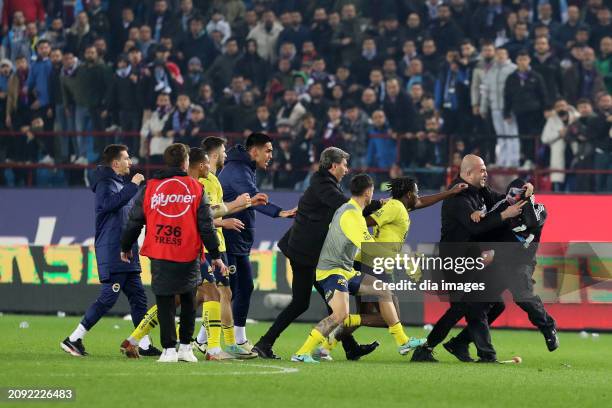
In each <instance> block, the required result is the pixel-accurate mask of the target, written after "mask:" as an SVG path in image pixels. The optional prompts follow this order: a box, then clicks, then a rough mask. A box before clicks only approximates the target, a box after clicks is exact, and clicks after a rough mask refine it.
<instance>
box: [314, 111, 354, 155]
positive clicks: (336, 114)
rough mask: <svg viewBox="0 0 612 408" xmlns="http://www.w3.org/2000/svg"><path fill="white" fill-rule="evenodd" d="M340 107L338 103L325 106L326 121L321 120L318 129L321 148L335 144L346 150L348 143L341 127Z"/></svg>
mask: <svg viewBox="0 0 612 408" xmlns="http://www.w3.org/2000/svg"><path fill="white" fill-rule="evenodd" d="M341 123H342V109H341V108H340V106H339V105H336V104H332V105H329V108H327V121H326V122H323V127H322V128H321V130H320V132H321V133H320V142H321V147H322V149H324V148H326V147H330V146H336V147H339V148H340V149H342V150H344V151H346V150H347V149H348V143H346V140H345V139H344V136H343V132H342V127H341V126H340V125H341Z"/></svg>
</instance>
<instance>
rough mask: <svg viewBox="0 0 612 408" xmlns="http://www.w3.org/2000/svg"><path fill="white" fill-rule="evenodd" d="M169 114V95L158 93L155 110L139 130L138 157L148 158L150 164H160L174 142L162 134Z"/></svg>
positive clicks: (170, 112)
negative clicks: (167, 149)
mask: <svg viewBox="0 0 612 408" xmlns="http://www.w3.org/2000/svg"><path fill="white" fill-rule="evenodd" d="M171 114H172V105H171V104H170V95H168V94H165V93H160V94H159V95H157V101H156V108H155V110H154V111H153V113H152V114H151V116H150V117H149V118H148V119H146V120H145V121H144V122H143V124H142V128H141V129H140V157H149V163H151V164H162V163H163V155H164V151H165V150H166V147H168V146H170V145H171V144H172V143H173V141H174V139H173V138H172V137H169V135H168V134H167V133H166V132H164V128H165V127H166V123H167V122H168V120H169V119H170V116H171Z"/></svg>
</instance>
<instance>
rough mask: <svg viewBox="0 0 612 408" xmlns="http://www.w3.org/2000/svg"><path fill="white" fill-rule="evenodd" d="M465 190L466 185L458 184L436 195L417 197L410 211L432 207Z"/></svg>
mask: <svg viewBox="0 0 612 408" xmlns="http://www.w3.org/2000/svg"><path fill="white" fill-rule="evenodd" d="M466 188H468V185H467V184H466V183H459V184H456V185H454V186H453V187H452V188H451V189H450V190H447V191H443V192H441V193H437V194H432V195H428V196H424V197H419V198H418V199H417V201H416V204H415V205H414V207H413V208H412V209H413V210H418V209H421V208H426V207H429V206H432V205H434V204H435V203H437V202H439V201H442V200H445V199H447V198H449V197H452V196H454V195H456V194H459V193H460V192H462V191H463V190H465V189H466Z"/></svg>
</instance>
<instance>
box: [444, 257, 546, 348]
mask: <svg viewBox="0 0 612 408" xmlns="http://www.w3.org/2000/svg"><path fill="white" fill-rule="evenodd" d="M534 270H535V267H534V266H532V265H521V266H519V267H518V268H517V267H513V268H512V269H510V268H507V269H506V268H502V270H501V273H502V274H503V276H507V277H508V278H507V279H505V280H504V281H505V283H506V288H507V289H508V290H509V291H510V293H512V298H513V299H514V303H516V304H517V306H518V307H520V308H521V309H523V310H524V311H525V313H527V317H528V318H529V321H530V322H531V324H533V325H534V326H535V327H537V328H538V329H539V330H540V331H541V332H542V333H548V332H550V331H552V330H553V329H554V328H555V326H556V323H555V319H553V317H552V316H551V315H549V314H548V312H547V311H546V309H545V308H544V303H542V299H540V297H539V296H538V295H536V294H535V293H533V271H534ZM501 305H502V306H501V307H500V306H499V305H497V304H496V305H495V306H494V307H493V308H492V309H491V311H490V313H489V325H490V324H492V323H493V322H494V321H495V319H497V318H498V317H499V315H501V314H502V312H503V311H504V309H505V306H503V303H502V304H501ZM471 340H472V337H471V336H470V333H469V332H468V331H467V330H465V329H464V330H463V331H462V332H461V333H459V335H458V336H457V337H455V339H454V341H458V342H463V343H469V342H470V341H471Z"/></svg>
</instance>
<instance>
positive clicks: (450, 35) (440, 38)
mask: <svg viewBox="0 0 612 408" xmlns="http://www.w3.org/2000/svg"><path fill="white" fill-rule="evenodd" d="M430 31H431V36H432V38H433V40H434V41H435V43H436V48H437V49H438V52H439V53H440V54H446V51H447V50H449V49H452V48H458V47H459V44H460V42H461V40H462V39H463V33H462V32H461V29H460V28H459V27H458V26H457V24H455V22H454V21H453V20H452V15H451V9H450V6H449V5H448V4H444V3H442V4H440V5H439V6H438V13H437V18H436V19H435V21H434V22H433V24H432V26H431V29H430Z"/></svg>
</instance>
